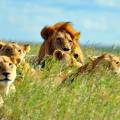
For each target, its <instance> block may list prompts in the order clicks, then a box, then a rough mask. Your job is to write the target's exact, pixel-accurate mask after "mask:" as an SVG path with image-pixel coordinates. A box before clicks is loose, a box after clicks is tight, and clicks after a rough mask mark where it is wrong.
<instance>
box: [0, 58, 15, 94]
mask: <svg viewBox="0 0 120 120" xmlns="http://www.w3.org/2000/svg"><path fill="white" fill-rule="evenodd" d="M15 78H16V63H15V59H12V58H9V57H7V56H0V92H1V93H2V92H5V93H6V94H7V93H8V92H9V87H10V85H11V84H12V83H13V82H14V80H15Z"/></svg>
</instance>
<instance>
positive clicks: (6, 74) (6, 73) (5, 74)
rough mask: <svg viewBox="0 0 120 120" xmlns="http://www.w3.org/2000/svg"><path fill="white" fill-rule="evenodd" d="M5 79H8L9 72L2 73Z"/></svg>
mask: <svg viewBox="0 0 120 120" xmlns="http://www.w3.org/2000/svg"><path fill="white" fill-rule="evenodd" d="M2 74H3V75H4V76H5V77H8V75H9V74H10V73H9V72H3V73H2Z"/></svg>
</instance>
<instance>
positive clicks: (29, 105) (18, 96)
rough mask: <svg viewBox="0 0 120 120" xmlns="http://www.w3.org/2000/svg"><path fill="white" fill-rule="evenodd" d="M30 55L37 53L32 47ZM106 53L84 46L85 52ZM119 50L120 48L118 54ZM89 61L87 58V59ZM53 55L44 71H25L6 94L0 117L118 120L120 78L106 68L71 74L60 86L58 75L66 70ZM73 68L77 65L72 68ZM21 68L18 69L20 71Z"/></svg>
mask: <svg viewBox="0 0 120 120" xmlns="http://www.w3.org/2000/svg"><path fill="white" fill-rule="evenodd" d="M32 49H33V51H32V53H31V54H33V53H35V52H34V51H35V48H32ZM36 51H37V50H36ZM101 52H103V51H102V50H96V49H95V48H94V49H93V48H84V53H85V55H90V56H91V55H97V54H100V53H101ZM119 53H120V52H119V51H118V50H117V51H116V54H119ZM86 61H87V60H86ZM67 69H71V68H67V67H66V66H65V65H61V63H60V62H59V61H56V60H55V59H54V58H52V57H51V58H48V59H47V60H46V62H45V68H44V69H43V70H38V69H36V74H35V75H34V74H33V75H32V74H31V73H30V72H27V73H25V74H24V77H23V78H22V81H19V82H17V79H19V76H18V77H17V79H16V83H15V85H16V93H15V94H12V95H10V96H8V97H4V102H5V105H4V106H3V107H2V108H1V109H0V118H4V119H6V120H119V119H120V78H119V76H118V75H116V74H115V73H113V72H112V71H111V70H107V69H106V68H104V67H99V68H96V69H95V70H94V71H92V72H86V73H84V74H80V75H78V76H77V77H75V78H74V81H73V82H72V83H71V82H70V80H71V79H73V77H74V76H71V77H68V79H67V80H66V82H65V83H63V84H62V85H61V86H60V87H58V86H56V85H55V83H54V81H55V79H56V76H57V74H59V73H60V72H61V71H66V70H67ZM73 69H74V68H73ZM19 71H21V69H20V70H18V72H19Z"/></svg>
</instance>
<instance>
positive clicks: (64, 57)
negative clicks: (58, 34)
mask: <svg viewBox="0 0 120 120" xmlns="http://www.w3.org/2000/svg"><path fill="white" fill-rule="evenodd" d="M53 55H54V56H55V58H56V59H57V60H59V61H61V63H64V64H66V65H67V66H72V65H74V66H76V67H81V66H82V64H81V63H79V62H77V61H76V59H74V58H73V57H72V56H71V55H70V54H68V53H66V52H64V51H61V50H59V49H58V50H55V52H54V54H53Z"/></svg>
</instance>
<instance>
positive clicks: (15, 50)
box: [0, 43, 30, 64]
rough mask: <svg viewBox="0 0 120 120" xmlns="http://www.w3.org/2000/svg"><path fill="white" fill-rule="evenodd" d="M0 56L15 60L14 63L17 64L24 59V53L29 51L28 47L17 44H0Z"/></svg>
mask: <svg viewBox="0 0 120 120" xmlns="http://www.w3.org/2000/svg"><path fill="white" fill-rule="evenodd" d="M0 46H1V49H0V55H5V56H8V57H11V58H13V57H14V58H15V59H16V63H17V64H19V63H20V62H21V61H22V60H23V59H24V57H25V55H26V53H27V52H28V51H29V50H30V46H29V45H28V44H27V45H18V44H17V43H6V44H0Z"/></svg>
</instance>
